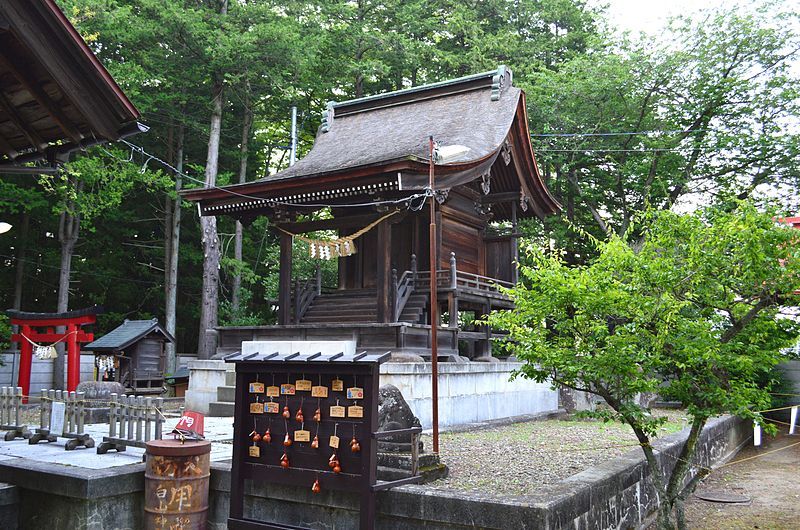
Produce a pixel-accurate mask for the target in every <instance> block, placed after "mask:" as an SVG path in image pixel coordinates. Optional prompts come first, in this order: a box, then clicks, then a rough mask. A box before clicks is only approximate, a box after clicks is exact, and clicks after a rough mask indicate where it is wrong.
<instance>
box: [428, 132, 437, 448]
mask: <svg viewBox="0 0 800 530" xmlns="http://www.w3.org/2000/svg"><path fill="white" fill-rule="evenodd" d="M428 141H429V144H430V145H429V147H430V163H429V170H428V188H429V189H430V190H431V224H430V230H429V234H428V237H429V239H430V278H431V281H430V289H431V405H432V406H433V411H432V421H431V423H432V427H433V452H434V453H436V454H438V453H439V352H438V349H439V344H438V341H437V338H436V332H437V327H438V325H439V301H438V299H437V292H436V287H437V285H436V265H437V263H436V197H434V193H433V136H430V137H429V138H428Z"/></svg>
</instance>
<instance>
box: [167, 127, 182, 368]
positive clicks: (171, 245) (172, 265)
mask: <svg viewBox="0 0 800 530" xmlns="http://www.w3.org/2000/svg"><path fill="white" fill-rule="evenodd" d="M183 138H184V127H183V124H181V125H179V126H178V135H177V144H178V145H177V147H176V149H175V169H177V172H176V173H175V192H176V193H180V190H181V186H182V184H183V177H182V176H181V172H182V171H183ZM169 202H170V203H171V204H172V206H171V208H170V210H171V211H172V216H171V218H170V219H169V223H170V225H169V236H168V244H167V245H166V248H167V250H168V251H169V252H168V254H167V256H166V260H165V261H166V262H167V263H166V267H165V270H166V274H167V278H166V284H165V293H164V294H165V298H166V303H165V308H164V313H165V317H164V318H165V320H166V322H165V325H166V328H167V332H169V333H170V335H172V336H173V337H174V336H175V308H176V301H177V294H178V254H179V252H180V246H181V196H180V195H177V196H176V197H175V201H174V202H172V201H171V200H170V201H169ZM176 351H177V345H176V344H172V343H169V342H168V343H167V346H166V354H167V372H169V373H175V371H176V370H177V369H178V359H177V356H176Z"/></svg>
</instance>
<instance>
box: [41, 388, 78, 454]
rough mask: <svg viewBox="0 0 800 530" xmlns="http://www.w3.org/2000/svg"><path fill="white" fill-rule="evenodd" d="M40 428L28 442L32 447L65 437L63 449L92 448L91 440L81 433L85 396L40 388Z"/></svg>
mask: <svg viewBox="0 0 800 530" xmlns="http://www.w3.org/2000/svg"><path fill="white" fill-rule="evenodd" d="M39 399H40V408H39V428H38V429H36V432H35V433H34V434H33V435H31V437H30V438H29V439H28V443H29V444H31V445H35V444H38V443H39V442H55V441H56V440H58V438H59V437H61V438H67V439H68V440H67V443H66V444H64V449H66V450H67V451H72V450H73V449H76V448H78V447H86V448H87V449H90V448H92V447H94V439H93V438H92V437H91V436H90V435H88V434H86V433H85V432H84V418H85V408H86V404H87V401H86V394H85V393H84V392H67V391H65V390H52V389H42V391H41V395H40V398H39Z"/></svg>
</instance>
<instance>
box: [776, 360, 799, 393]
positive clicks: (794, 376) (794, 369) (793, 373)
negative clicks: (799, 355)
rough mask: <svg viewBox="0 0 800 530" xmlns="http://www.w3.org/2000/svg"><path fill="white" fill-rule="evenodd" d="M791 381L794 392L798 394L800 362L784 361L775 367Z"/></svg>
mask: <svg viewBox="0 0 800 530" xmlns="http://www.w3.org/2000/svg"><path fill="white" fill-rule="evenodd" d="M777 369H778V370H780V371H781V372H783V373H784V375H785V376H786V378H787V379H788V380H789V381H791V383H792V386H793V387H794V391H795V392H797V393H800V361H786V362H785V363H781V364H779V365H778V367H777Z"/></svg>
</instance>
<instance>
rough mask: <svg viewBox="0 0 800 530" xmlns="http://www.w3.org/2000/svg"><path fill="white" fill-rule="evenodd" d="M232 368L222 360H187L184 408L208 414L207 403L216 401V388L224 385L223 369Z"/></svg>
mask: <svg viewBox="0 0 800 530" xmlns="http://www.w3.org/2000/svg"><path fill="white" fill-rule="evenodd" d="M233 369H234V367H233V365H232V364H226V363H225V362H224V361H189V388H188V389H187V390H186V396H185V400H186V401H185V403H186V410H194V411H196V412H200V413H202V414H208V404H209V403H211V402H212V401H217V388H219V387H221V386H225V371H226V370H233Z"/></svg>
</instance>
